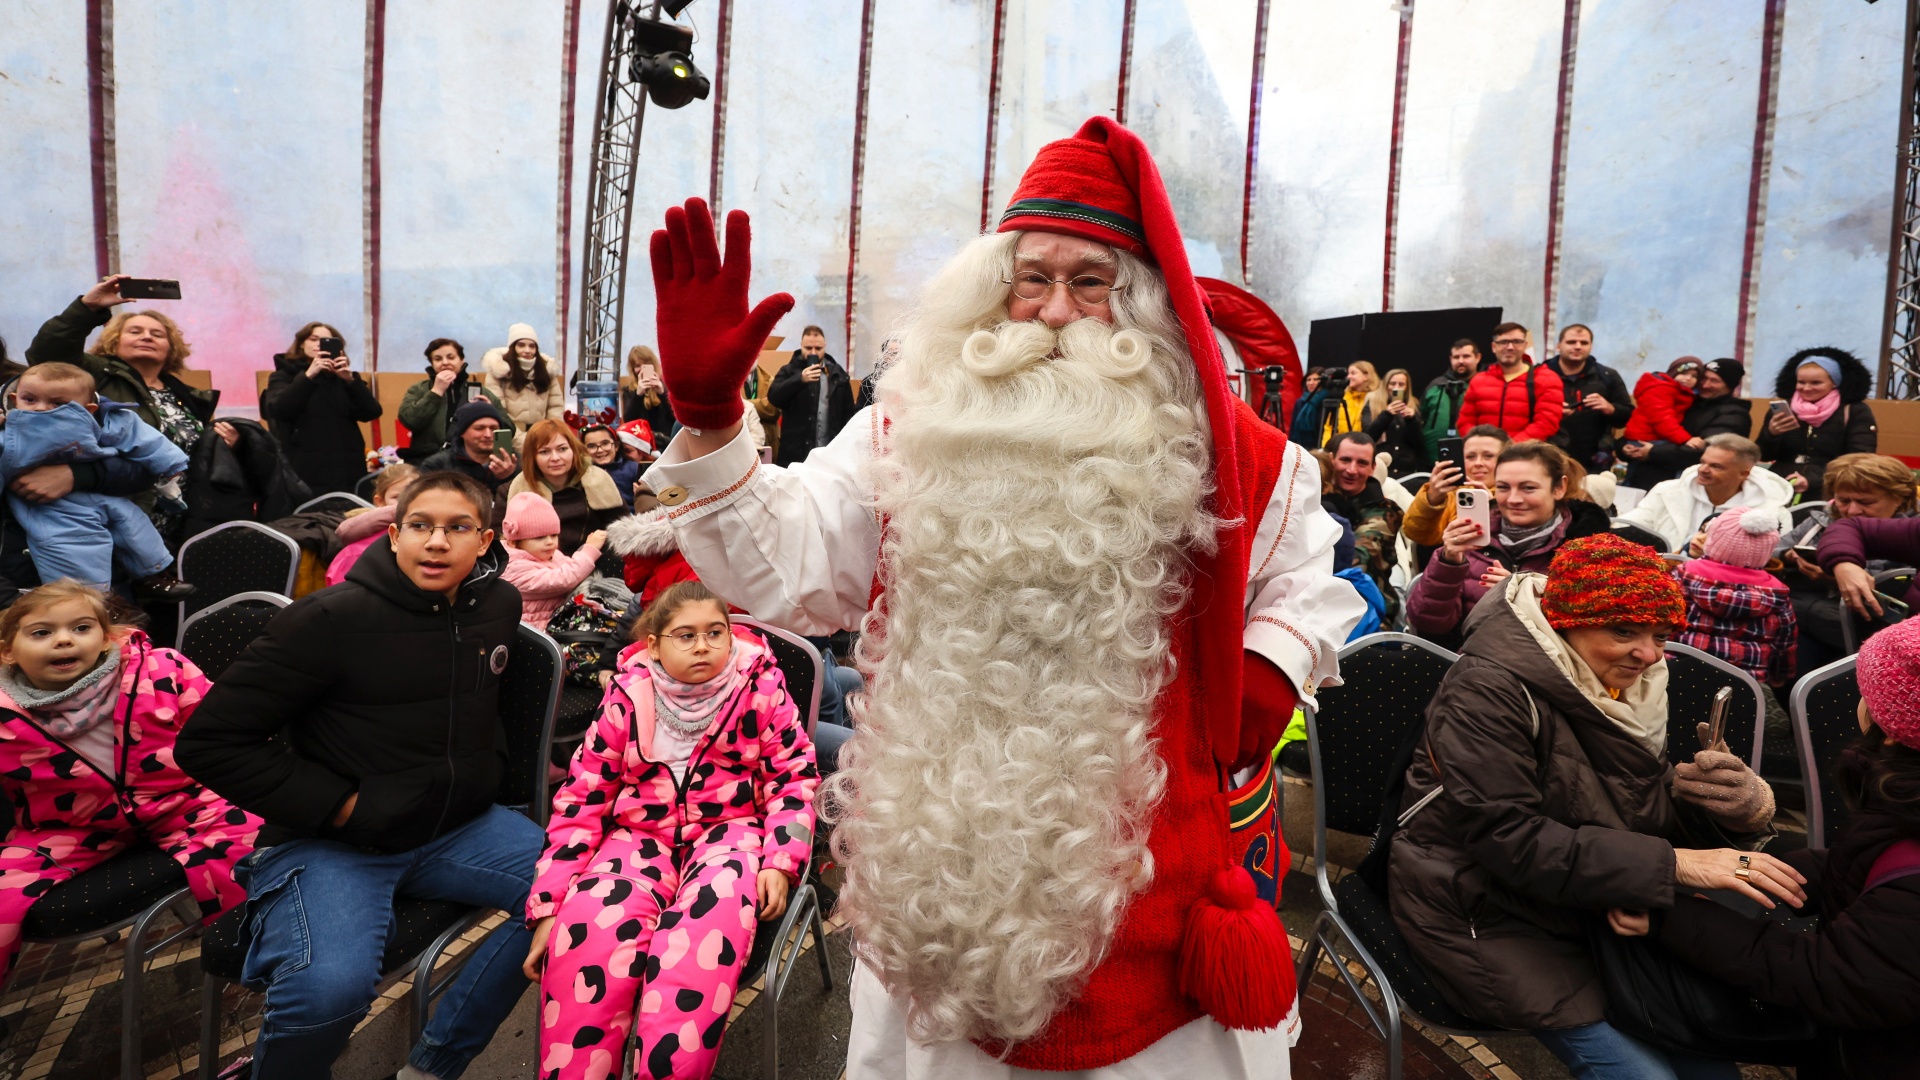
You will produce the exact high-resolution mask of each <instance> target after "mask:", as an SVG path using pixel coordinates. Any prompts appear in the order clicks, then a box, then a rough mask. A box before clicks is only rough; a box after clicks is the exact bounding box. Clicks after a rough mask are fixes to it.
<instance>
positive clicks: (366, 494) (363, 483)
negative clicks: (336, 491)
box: [353, 473, 380, 506]
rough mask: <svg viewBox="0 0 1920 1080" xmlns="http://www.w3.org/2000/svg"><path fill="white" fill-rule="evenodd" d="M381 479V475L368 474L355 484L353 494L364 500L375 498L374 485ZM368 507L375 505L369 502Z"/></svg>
mask: <svg viewBox="0 0 1920 1080" xmlns="http://www.w3.org/2000/svg"><path fill="white" fill-rule="evenodd" d="M379 479H380V474H379V473H368V474H367V475H365V476H363V477H361V478H360V479H358V480H355V481H354V482H353V493H354V494H355V495H358V496H360V497H361V498H362V499H371V498H373V485H374V483H375V481H377V480H379ZM367 505H368V506H372V505H373V504H372V503H371V502H369V503H368V504H367Z"/></svg>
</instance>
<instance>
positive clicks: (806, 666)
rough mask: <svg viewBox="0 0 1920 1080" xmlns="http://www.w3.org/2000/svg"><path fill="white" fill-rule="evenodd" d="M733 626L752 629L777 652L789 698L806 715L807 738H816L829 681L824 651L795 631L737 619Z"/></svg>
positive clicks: (777, 662)
mask: <svg viewBox="0 0 1920 1080" xmlns="http://www.w3.org/2000/svg"><path fill="white" fill-rule="evenodd" d="M733 624H734V625H735V626H745V627H749V628H751V629H752V630H754V631H755V632H756V633H758V634H759V635H760V636H761V637H762V638H764V639H765V640H766V643H767V648H768V649H770V650H772V652H773V662H774V663H776V664H778V665H780V674H781V675H783V676H785V677H786V680H787V696H788V697H790V698H792V699H793V702H794V704H795V705H798V706H799V707H800V708H801V710H802V711H803V712H804V713H805V715H806V718H807V738H809V739H811V738H813V726H814V724H815V723H817V722H818V721H819V719H820V682H821V680H822V679H824V678H826V666H825V665H824V664H823V663H822V662H821V660H820V650H818V649H815V648H814V647H813V643H812V642H810V641H808V640H807V639H806V638H803V637H801V636H800V635H798V634H796V633H794V632H792V631H791V630H782V629H780V628H779V627H777V626H774V625H773V624H771V623H764V622H761V621H760V620H759V619H749V618H746V617H744V616H740V615H735V616H734V617H733Z"/></svg>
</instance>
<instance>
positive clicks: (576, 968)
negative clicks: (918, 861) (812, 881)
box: [525, 581, 819, 1080]
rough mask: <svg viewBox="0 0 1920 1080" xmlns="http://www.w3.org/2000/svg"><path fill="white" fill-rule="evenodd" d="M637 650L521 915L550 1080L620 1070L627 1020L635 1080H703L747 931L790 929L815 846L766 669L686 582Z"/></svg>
mask: <svg viewBox="0 0 1920 1080" xmlns="http://www.w3.org/2000/svg"><path fill="white" fill-rule="evenodd" d="M634 636H635V639H636V644H634V645H631V646H629V647H628V648H627V649H626V651H625V652H623V653H622V654H621V655H620V670H619V672H618V673H617V674H616V675H615V676H614V678H613V681H612V683H610V684H609V685H608V687H607V696H606V699H605V700H604V701H603V702H602V704H601V710H600V716H599V719H597V720H596V721H595V722H594V726H593V729H592V730H591V731H590V732H588V733H587V737H586V740H585V741H584V742H583V743H582V744H581V747H580V750H579V752H578V753H576V754H575V755H574V759H573V766H572V769H571V770H570V771H569V773H568V775H567V779H566V782H565V784H563V785H562V786H561V788H560V790H559V791H558V792H557V793H556V794H555V795H554V799H553V817H552V819H551V820H550V821H549V822H548V825H547V849H546V852H545V853H544V854H543V855H542V856H541V858H540V862H539V865H538V866H537V867H536V868H535V874H536V879H535V881H534V884H533V889H532V891H531V892H530V893H529V894H528V898H527V921H528V923H529V924H530V925H531V926H532V927H533V943H532V947H531V949H530V950H529V951H528V953H527V960H526V965H525V967H526V973H527V977H528V978H533V979H539V980H540V995H541V1008H540V1017H541V1019H540V1025H541V1027H540V1044H539V1045H540V1054H541V1059H540V1069H541V1075H542V1076H546V1077H551V1078H555V1080H573V1078H576V1077H586V1076H595V1077H598V1076H605V1075H608V1073H609V1072H610V1071H612V1070H617V1069H618V1067H619V1063H620V1058H621V1054H622V1053H623V1050H624V1042H625V1037H626V1032H627V1030H628V1018H629V1017H631V1018H632V1019H633V1022H634V1023H635V1024H637V1025H638V1027H637V1028H636V1029H635V1034H636V1035H637V1036H638V1037H639V1049H638V1055H637V1059H636V1061H635V1067H636V1068H635V1071H636V1073H637V1074H638V1075H641V1076H652V1077H666V1076H673V1077H700V1076H708V1075H711V1074H712V1072H713V1068H714V1065H715V1064H716V1063H717V1062H718V1060H719V1056H720V1034H721V1032H723V1031H724V1030H725V1027H726V1022H727V1016H728V1011H729V1006H730V1005H731V1004H732V1001H733V993H734V989H735V986H736V985H737V983H738V982H739V978H740V969H741V967H742V966H743V965H744V964H745V963H746V960H747V954H748V952H750V951H751V950H752V947H753V934H754V922H755V919H754V916H755V914H756V913H757V914H758V916H759V918H760V920H762V921H764V920H770V919H777V918H779V917H780V916H781V914H782V913H784V912H785V910H786V906H787V892H788V889H789V888H790V887H791V886H792V884H793V882H795V881H797V880H798V879H799V876H800V874H801V873H803V872H804V871H805V868H806V865H807V858H808V855H809V854H810V852H811V850H812V846H813V827H814V815H813V792H814V788H815V786H816V785H817V784H818V783H819V774H818V772H817V771H816V770H815V768H814V758H813V744H812V743H811V742H810V741H809V740H808V738H807V732H806V725H805V718H804V717H802V716H801V715H800V712H799V710H798V709H796V708H795V707H794V704H793V701H792V699H791V698H790V697H789V696H788V695H787V688H786V680H785V679H784V678H782V676H781V674H780V669H779V667H778V666H776V665H775V663H774V660H773V655H772V653H771V652H769V651H768V649H767V648H766V646H765V645H763V644H762V643H761V642H760V639H759V638H758V637H756V636H754V635H753V634H752V633H751V632H750V631H746V630H738V631H736V630H735V629H734V628H733V626H732V624H731V623H730V622H729V621H728V619H727V608H726V604H725V603H724V602H722V601H721V600H720V598H718V597H716V596H714V595H713V593H711V592H709V591H708V590H707V588H706V586H704V585H702V584H700V582H698V581H684V582H681V583H679V584H677V585H675V586H673V587H672V588H670V589H668V590H667V591H666V592H665V593H663V594H661V596H660V598H659V599H658V600H656V601H655V602H654V604H653V606H652V607H649V608H648V609H647V610H646V612H645V613H644V614H643V615H642V616H641V618H640V621H639V623H638V625H637V626H636V627H635V629H634ZM640 642H644V644H641V643H640ZM636 1004H637V1006H638V1008H637V1009H636Z"/></svg>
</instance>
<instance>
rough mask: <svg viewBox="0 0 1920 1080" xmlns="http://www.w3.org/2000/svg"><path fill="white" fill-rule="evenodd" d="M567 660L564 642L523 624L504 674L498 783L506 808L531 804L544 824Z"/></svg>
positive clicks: (549, 808) (517, 630) (532, 812)
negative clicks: (502, 761)
mask: <svg viewBox="0 0 1920 1080" xmlns="http://www.w3.org/2000/svg"><path fill="white" fill-rule="evenodd" d="M565 676H566V664H565V662H564V661H563V660H562V659H561V656H560V646H559V645H557V644H555V643H554V640H553V639H552V638H550V637H548V636H547V635H545V634H543V633H541V632H540V631H538V630H535V629H534V628H533V627H531V626H528V625H527V624H526V623H521V624H519V625H518V626H516V627H514V631H513V645H512V646H511V647H510V648H508V649H507V669H506V670H505V671H503V672H501V673H500V727H501V730H502V732H503V733H504V735H505V737H506V747H507V775H506V777H505V778H504V779H503V780H501V781H500V796H499V799H498V801H499V803H500V804H501V805H502V806H521V805H525V806H526V807H527V808H528V811H529V815H530V816H531V817H532V818H533V820H535V821H537V822H539V823H540V824H541V825H545V824H546V823H547V815H548V814H549V813H550V812H551V811H552V809H553V799H552V796H551V795H550V794H549V793H548V791H547V754H548V752H549V749H550V748H551V747H552V745H553V717H554V714H555V713H556V712H557V711H558V709H559V705H560V685H561V682H562V681H563V679H564V678H565Z"/></svg>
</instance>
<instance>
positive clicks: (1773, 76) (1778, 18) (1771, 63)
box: [1733, 0, 1786, 364]
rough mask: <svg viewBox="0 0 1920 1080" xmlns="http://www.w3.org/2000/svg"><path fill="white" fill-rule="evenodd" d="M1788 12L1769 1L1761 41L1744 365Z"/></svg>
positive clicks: (1744, 288) (1738, 337) (1743, 257)
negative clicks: (1783, 38)
mask: <svg viewBox="0 0 1920 1080" xmlns="http://www.w3.org/2000/svg"><path fill="white" fill-rule="evenodd" d="M1785 14H1786V0H1767V21H1766V30H1765V32H1764V33H1763V34H1761V40H1760V104H1759V105H1758V107H1756V108H1755V110H1754V120H1753V168H1752V170H1751V172H1750V173H1749V174H1748V176H1747V235H1746V240H1745V242H1744V243H1743V244H1742V245H1741V250H1740V318H1739V321H1738V322H1736V323H1735V324H1734V338H1733V358H1734V359H1735V360H1738V361H1740V362H1741V363H1743V364H1744V363H1746V362H1747V354H1748V353H1749V352H1750V351H1751V349H1752V347H1753V316H1754V305H1753V299H1754V293H1755V291H1756V290H1757V287H1758V285H1759V276H1760V234H1761V231H1762V229H1763V228H1764V227H1765V224H1766V220H1767V170H1768V167H1769V165H1771V163H1772V158H1773V115H1774V102H1775V100H1776V97H1777V95H1778V93H1779V89H1780V87H1779V70H1780V65H1779V59H1780V38H1781V33H1780V26H1781V22H1782V21H1783V16H1785Z"/></svg>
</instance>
